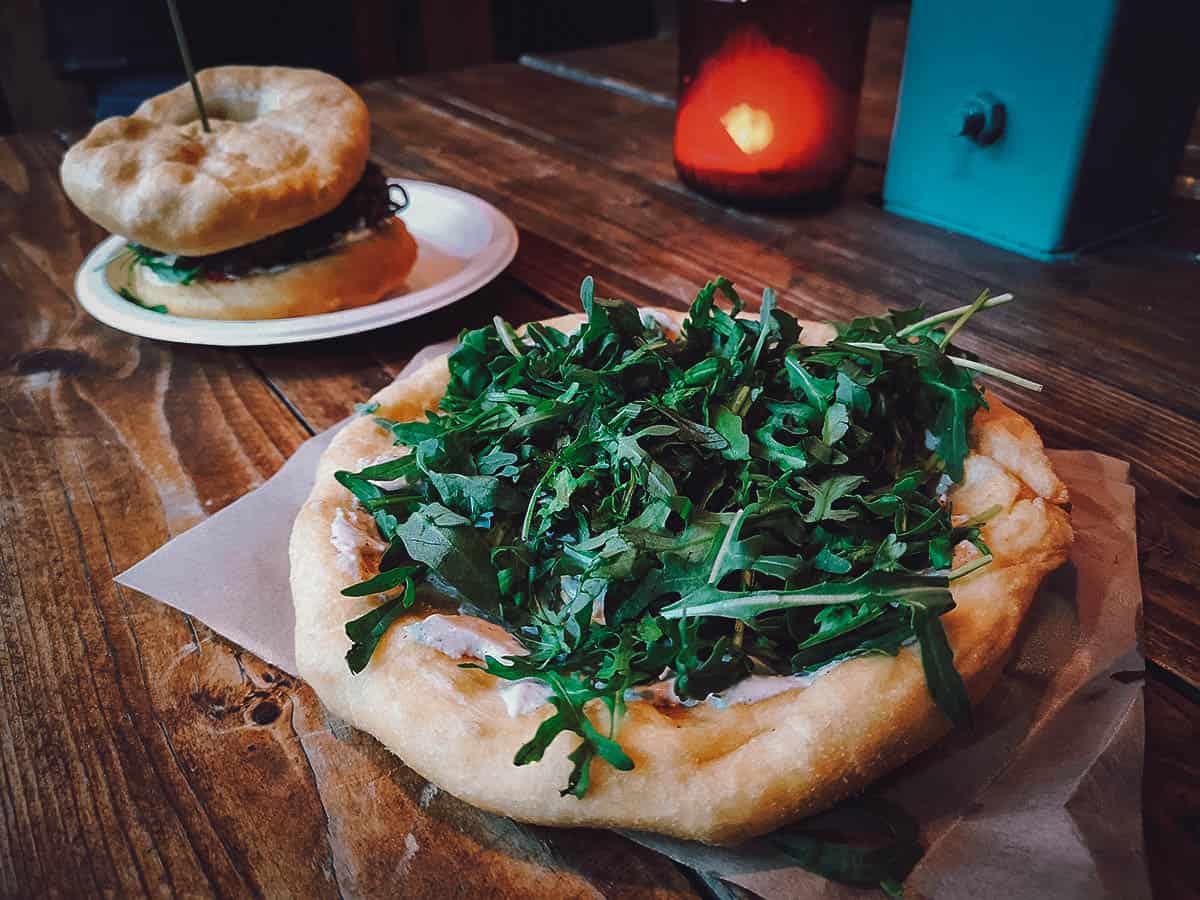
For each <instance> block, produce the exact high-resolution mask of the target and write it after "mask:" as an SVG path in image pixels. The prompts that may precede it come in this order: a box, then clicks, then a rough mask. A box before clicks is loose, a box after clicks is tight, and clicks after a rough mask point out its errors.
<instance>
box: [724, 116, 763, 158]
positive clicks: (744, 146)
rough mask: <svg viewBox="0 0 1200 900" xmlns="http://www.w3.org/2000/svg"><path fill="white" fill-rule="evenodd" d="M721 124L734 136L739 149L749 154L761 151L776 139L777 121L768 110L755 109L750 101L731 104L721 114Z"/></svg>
mask: <svg viewBox="0 0 1200 900" xmlns="http://www.w3.org/2000/svg"><path fill="white" fill-rule="evenodd" d="M721 124H722V125H724V126H725V131H726V132H727V133H728V134H729V136H730V137H731V138H733V142H734V143H735V144H737V145H738V149H739V150H741V151H742V152H743V153H745V154H746V155H747V156H753V155H754V154H755V153H761V152H762V151H763V150H766V149H767V147H769V146H770V145H771V141H773V140H774V139H775V123H774V122H772V121H771V116H770V114H769V113H767V111H766V110H762V109H755V108H754V107H753V106H751V105H750V104H749V103H739V104H737V106H731V107H730V108H729V109H728V110H727V111H726V112H725V115H723V116H721Z"/></svg>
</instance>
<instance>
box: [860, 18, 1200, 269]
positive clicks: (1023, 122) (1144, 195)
mask: <svg viewBox="0 0 1200 900" xmlns="http://www.w3.org/2000/svg"><path fill="white" fill-rule="evenodd" d="M1198 33H1200V2H1189V3H1172V2H1163V0H1128V2H1119V0H1038V2H1034V0H1011V2H1007V3H982V2H962V0H957V2H952V0H914V2H913V7H912V17H911V19H910V21H909V30H908V46H907V48H906V50H905V57H904V72H903V75H902V77H901V82H900V100H899V104H898V107H897V111H896V122H895V127H894V129H893V132H892V143H891V152H890V154H889V157H888V167H887V175H886V177H885V180H884V192H883V197H884V207H885V208H886V209H887V210H888V211H890V212H894V213H897V214H899V215H902V216H908V217H910V218H913V219H918V220H920V221H923V222H929V223H932V224H934V225H940V226H942V227H945V228H949V229H952V230H954V231H960V232H963V233H964V234H969V235H971V236H973V237H976V238H979V239H980V240H983V241H987V242H989V243H992V244H996V245H998V246H1001V247H1005V248H1008V249H1010V250H1014V251H1016V252H1018V253H1022V254H1025V255H1026V256H1032V257H1035V258H1038V259H1060V258H1064V257H1070V256H1071V255H1073V254H1075V253H1076V252H1078V251H1079V250H1081V249H1083V248H1086V247H1089V246H1092V245H1095V244H1099V243H1102V242H1104V241H1107V240H1110V239H1113V238H1115V237H1118V236H1120V235H1123V234H1125V233H1126V232H1128V231H1129V230H1130V229H1132V228H1136V227H1137V226H1139V225H1143V224H1146V223H1149V222H1152V221H1154V220H1155V219H1157V218H1159V217H1160V216H1162V214H1163V212H1164V209H1165V204H1166V200H1167V197H1168V195H1169V191H1170V187H1171V181H1172V177H1173V175H1174V173H1175V169H1176V167H1177V166H1178V163H1179V159H1180V156H1181V155H1182V153H1183V149H1184V145H1185V143H1186V140H1187V134H1188V130H1189V128H1190V126H1191V123H1192V120H1193V118H1194V117H1195V114H1196V108H1197V104H1198V103H1200V77H1198V76H1197V70H1196V67H1195V62H1194V59H1195V50H1194V48H1193V47H1192V46H1191V42H1192V41H1194V39H1195V36H1196V35H1197V34H1198Z"/></svg>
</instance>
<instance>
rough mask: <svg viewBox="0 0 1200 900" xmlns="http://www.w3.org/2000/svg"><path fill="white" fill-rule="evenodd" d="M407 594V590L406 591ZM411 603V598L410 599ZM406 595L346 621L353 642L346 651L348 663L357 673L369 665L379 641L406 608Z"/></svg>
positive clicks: (347, 632)
mask: <svg viewBox="0 0 1200 900" xmlns="http://www.w3.org/2000/svg"><path fill="white" fill-rule="evenodd" d="M405 593H406V594H407V591H406V592H405ZM409 602H410V603H411V602H412V601H411V599H410V600H409ZM405 606H406V604H405V602H404V597H393V598H392V599H391V600H386V601H384V602H383V603H381V604H380V605H379V606H377V607H375V608H374V609H373V610H371V611H370V612H369V613H366V614H365V615H362V616H359V617H358V618H357V619H352V620H351V621H349V622H347V623H346V636H347V637H348V638H350V640H351V641H352V642H353V643H352V645H351V647H350V649H349V650H347V651H346V665H347V666H349V668H350V671H351V672H353V673H354V674H355V675H357V674H358V673H359V672H361V671H362V670H363V669H365V668H366V667H367V663H369V662H370V661H371V657H372V656H373V655H374V653H375V648H376V647H377V646H378V645H379V641H380V640H381V639H382V638H383V636H384V635H385V634H386V633H387V630H388V628H390V627H391V625H392V623H393V622H395V621H396V619H398V618H400V615H401V614H402V613H403V612H404V609H405Z"/></svg>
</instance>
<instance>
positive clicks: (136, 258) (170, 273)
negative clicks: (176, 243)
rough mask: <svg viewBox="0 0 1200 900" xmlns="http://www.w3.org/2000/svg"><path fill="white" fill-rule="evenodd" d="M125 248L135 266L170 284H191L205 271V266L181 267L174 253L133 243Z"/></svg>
mask: <svg viewBox="0 0 1200 900" xmlns="http://www.w3.org/2000/svg"><path fill="white" fill-rule="evenodd" d="M125 247H126V249H128V250H129V252H130V254H132V256H133V264H134V265H135V266H144V267H145V268H147V269H149V270H150V271H151V272H153V273H154V274H155V275H157V276H158V277H159V278H161V279H162V280H163V281H165V282H167V283H168V284H183V285H188V284H191V283H192V282H193V281H195V279H196V277H197V276H198V275H199V274H200V273H201V272H203V271H204V266H203V265H196V266H192V267H190V268H189V267H187V266H184V265H181V264H180V262H179V257H178V256H176V255H175V254H173V253H159V252H157V251H156V250H151V249H150V248H149V247H143V246H142V245H141V244H135V243H132V242H131V243H128V244H126V245H125ZM122 296H124V295H122ZM126 299H128V298H126Z"/></svg>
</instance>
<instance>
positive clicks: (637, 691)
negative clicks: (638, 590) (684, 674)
mask: <svg viewBox="0 0 1200 900" xmlns="http://www.w3.org/2000/svg"><path fill="white" fill-rule="evenodd" d="M404 631H405V634H406V636H407V637H408V639H409V640H412V641H416V642H417V643H419V644H424V645H425V646H427V647H432V648H433V649H434V650H437V651H438V652H439V653H444V654H445V655H446V656H449V657H450V658H451V659H478V660H483V659H484V658H486V657H488V656H491V657H494V658H496V659H502V658H503V657H505V656H525V655H527V653H528V651H527V650H526V649H525V648H524V647H522V646H521V644H520V643H519V642H518V641H517V639H516V638H514V637H513V636H512V635H511V634H509V633H508V632H507V631H505V630H504V629H503V628H501V627H500V626H499V625H496V624H495V623H493V622H488V621H486V620H485V619H480V618H476V617H475V616H461V615H443V614H442V613H435V614H434V615H432V616H429V617H428V618H426V619H423V620H422V621H420V622H414V623H413V624H412V625H409V626H408V627H406V628H405V629H404ZM836 665H837V663H833V664H832V665H829V666H826V667H825V668H824V669H821V670H820V671H818V672H814V673H813V674H811V675H750V676H747V677H746V678H743V679H742V680H741V681H739V682H738V683H737V684H735V685H734V686H733V687H731V688H728V689H726V690H724V691H721V692H720V693H719V694H709V695H708V697H706V698H705V700H704V702H705V703H710V704H712V705H713V706H715V707H717V708H718V709H720V708H724V707H727V706H736V705H738V704H741V703H757V702H758V701H760V700H766V699H767V698H769V697H774V696H777V695H778V694H782V693H784V692H786V691H792V690H797V689H799V688H806V687H809V686H810V685H811V684H812V683H813V682H814V681H815V680H816V679H817V677H818V676H820V675H821V674H822V673H824V672H826V671H828V670H829V669H831V668H833V667H834V666H836ZM499 692H500V699H501V700H503V701H504V707H505V709H507V710H508V714H509V715H510V716H520V715H524V714H525V713H528V712H532V711H533V710H535V709H537V708H538V707H539V706H541V705H542V704H544V703H545V702H546V701H547V700H548V699H549V697H550V689H549V688H548V687H547V686H546V685H545V684H544V683H543V682H541V681H538V680H537V679H534V678H525V679H522V680H520V681H513V682H508V683H506V684H505V685H504V686H503V687H501V688H499ZM625 700H626V702H637V701H644V702H647V703H653V704H655V705H657V706H694V705H696V703H697V701H695V700H684V699H683V698H681V697H680V696H679V695H678V694H676V693H675V679H674V678H666V679H664V680H662V681H658V682H655V683H654V684H646V685H641V686H639V687H636V688H632V689H630V690H629V691H627V692H626V694H625Z"/></svg>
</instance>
